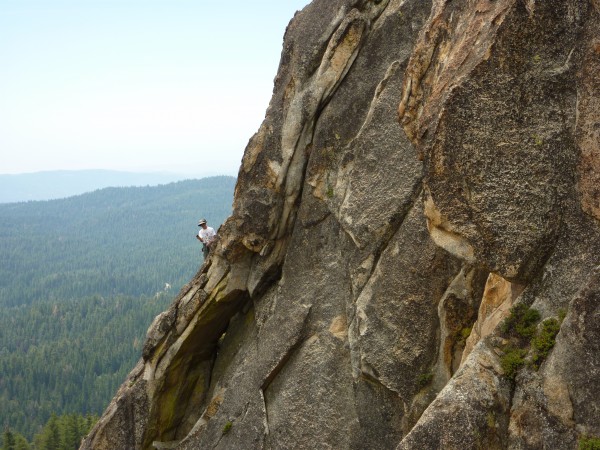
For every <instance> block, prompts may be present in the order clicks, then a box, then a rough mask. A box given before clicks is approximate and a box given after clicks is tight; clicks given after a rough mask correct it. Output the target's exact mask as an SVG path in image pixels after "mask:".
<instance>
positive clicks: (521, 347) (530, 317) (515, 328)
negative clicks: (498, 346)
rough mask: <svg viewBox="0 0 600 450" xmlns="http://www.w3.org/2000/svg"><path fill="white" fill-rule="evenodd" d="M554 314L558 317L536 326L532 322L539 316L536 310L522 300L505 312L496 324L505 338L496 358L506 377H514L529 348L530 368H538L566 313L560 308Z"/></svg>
mask: <svg viewBox="0 0 600 450" xmlns="http://www.w3.org/2000/svg"><path fill="white" fill-rule="evenodd" d="M558 315H559V319H558V320H557V319H555V318H554V317H551V318H549V319H547V320H545V321H544V322H542V324H541V326H539V327H538V326H536V325H537V323H538V322H539V320H540V313H539V312H538V311H536V310H535V309H532V308H529V307H528V306H526V305H524V304H519V305H516V306H514V307H513V308H511V310H510V314H509V316H508V317H507V318H506V319H505V320H504V321H503V322H502V324H501V326H500V330H501V331H502V333H503V334H504V336H505V337H506V338H508V341H507V343H506V344H505V345H504V346H503V348H502V350H503V352H504V355H503V356H502V358H501V359H500V364H501V365H502V369H503V370H504V373H505V375H506V376H507V377H508V378H510V379H514V378H515V376H516V375H517V372H518V371H519V369H520V368H521V367H523V366H524V365H526V364H527V363H528V360H527V359H526V357H527V355H528V353H529V350H530V349H531V358H530V360H529V364H530V366H531V367H533V368H534V369H537V368H539V366H540V365H541V364H542V362H543V361H544V360H545V359H546V357H547V356H548V354H549V353H550V350H552V348H553V347H554V344H555V343H556V335H557V334H558V332H559V331H560V325H561V323H562V321H563V319H564V318H565V315H566V313H565V312H564V311H563V310H560V311H559V313H558Z"/></svg>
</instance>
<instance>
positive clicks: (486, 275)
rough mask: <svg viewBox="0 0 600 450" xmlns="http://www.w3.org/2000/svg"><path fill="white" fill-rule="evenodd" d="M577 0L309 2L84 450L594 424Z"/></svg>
mask: <svg viewBox="0 0 600 450" xmlns="http://www.w3.org/2000/svg"><path fill="white" fill-rule="evenodd" d="M599 119H600V3H598V2H597V0H545V1H536V0H453V1H446V0H434V1H433V2H430V1H425V0H371V1H369V0H314V1H313V2H312V3H311V4H310V5H308V6H306V7H305V8H304V9H303V10H302V11H300V12H298V13H297V14H296V16H295V17H294V18H293V20H292V21H291V22H290V24H289V26H288V29H287V31H286V34H285V37H284V44H283V51H282V57H281V63H280V67H279V71H278V74H277V77H276V79H275V86H274V91H273V97H272V100H271V103H270V105H269V108H268V110H267V113H266V117H265V120H264V122H263V124H262V125H261V127H260V129H259V130H258V132H257V133H256V134H255V135H254V136H253V137H252V138H251V140H250V142H249V144H248V146H247V148H246V151H245V154H244V157H243V160H242V163H241V167H240V171H239V176H238V182H237V187H236V192H235V198H234V205H233V214H232V216H231V217H230V218H229V219H228V220H227V222H226V223H225V224H224V225H223V226H222V227H221V229H220V231H219V234H220V240H219V242H218V245H217V247H216V249H215V250H214V252H213V253H212V255H211V257H210V259H209V260H208V261H207V262H206V263H205V264H204V266H203V267H202V268H201V270H200V271H199V273H198V274H197V275H196V277H195V278H194V279H193V280H192V281H191V282H190V283H189V284H188V285H187V286H186V287H185V288H184V289H183V290H182V291H181V293H180V295H179V296H178V298H177V299H176V300H175V301H174V303H173V304H172V306H171V307H170V308H169V310H167V311H165V312H164V313H162V314H161V315H159V316H158V317H157V318H156V319H155V321H154V323H153V324H152V326H151V327H150V329H149V331H148V336H147V340H146V343H145V346H144V350H143V355H142V358H141V359H140V361H139V363H138V364H137V366H136V367H135V368H134V369H133V371H132V372H131V374H130V375H129V377H128V379H127V380H126V381H125V382H124V384H123V385H122V386H121V388H120V389H119V391H118V392H117V394H116V396H115V398H114V399H113V401H112V402H111V404H110V405H109V407H108V408H107V410H106V412H105V413H104V415H103V417H102V418H101V420H100V422H99V423H98V424H97V425H96V427H95V428H94V430H93V431H92V432H91V433H90V435H89V436H88V437H87V438H86V440H85V441H84V442H83V445H82V449H151V448H176V449H180V450H185V449H199V448H222V449H253V448H256V449H265V448H335V449H393V448H398V449H476V448H497V449H505V448H511V449H512V448H514V449H539V448H551V449H553V448H556V449H558V448H560V449H575V448H577V446H578V443H579V442H582V441H584V440H585V439H589V438H594V437H596V438H599V437H600V419H599V417H600V395H598V392H600V267H599V264H600V252H599V250H600V188H599V186H600V183H599V182H600V125H599V124H600V120H599Z"/></svg>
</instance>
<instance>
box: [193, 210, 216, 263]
mask: <svg viewBox="0 0 600 450" xmlns="http://www.w3.org/2000/svg"><path fill="white" fill-rule="evenodd" d="M198 226H199V227H201V229H200V231H198V234H197V235H196V239H198V240H199V241H200V242H202V255H203V256H204V259H206V258H207V256H208V252H209V251H210V246H211V245H212V243H213V242H214V240H215V238H216V237H217V233H216V232H215V230H214V229H213V228H211V227H209V226H208V225H206V219H200V221H199V222H198Z"/></svg>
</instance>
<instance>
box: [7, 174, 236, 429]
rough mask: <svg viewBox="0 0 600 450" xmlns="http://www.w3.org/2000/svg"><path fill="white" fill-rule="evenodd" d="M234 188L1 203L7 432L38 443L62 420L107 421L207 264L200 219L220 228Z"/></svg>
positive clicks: (204, 185) (201, 185) (222, 184)
mask: <svg viewBox="0 0 600 450" xmlns="http://www.w3.org/2000/svg"><path fill="white" fill-rule="evenodd" d="M234 183H235V179H234V178H232V177H214V178H206V179H202V180H188V181H183V182H178V183H172V184H168V185H164V186H158V187H139V188H107V189H102V190H99V191H96V192H93V193H89V194H83V195H80V196H77V197H71V198H67V199H63V200H52V201H44V202H28V203H17V204H5V205H0V254H1V255H2V259H1V260H0V374H1V375H2V376H1V378H0V425H2V426H4V427H10V429H12V430H14V431H15V432H19V433H23V434H24V435H25V436H26V437H27V438H28V439H29V440H31V439H32V437H33V435H34V434H35V433H36V432H39V431H40V429H41V427H42V426H43V425H44V424H45V423H46V422H47V421H48V419H49V418H50V417H51V414H52V413H55V414H57V415H61V414H73V413H77V414H83V415H86V414H93V413H95V414H99V413H101V412H102V410H103V409H104V408H105V407H106V405H107V403H108V401H109V400H110V398H111V396H112V395H113V394H114V392H115V390H116V389H117V387H118V385H119V383H120V382H122V380H123V379H124V378H125V376H126V374H127V372H128V371H129V370H131V369H132V368H133V366H134V364H135V362H136V360H137V358H139V356H140V350H141V346H142V344H143V340H144V336H145V332H146V329H147V328H148V326H149V324H150V323H151V321H152V319H153V318H154V317H155V316H156V315H157V314H158V313H160V312H161V311H162V310H164V309H165V307H166V306H167V305H168V304H169V303H170V301H171V299H172V298H173V296H174V295H175V294H177V291H178V290H179V289H180V288H181V286H182V285H183V284H184V283H186V282H187V281H188V280H189V279H190V278H191V277H192V276H193V275H194V273H195V272H196V271H197V270H198V268H199V266H200V265H201V264H202V256H201V252H200V246H199V244H198V242H197V241H196V239H195V238H194V235H195V233H197V230H198V227H197V221H198V219H199V218H200V217H206V219H207V220H208V221H209V224H211V225H212V226H214V227H215V229H216V228H217V227H218V226H219V225H220V224H221V223H222V222H223V221H224V220H225V218H226V217H227V216H228V215H229V214H230V210H231V202H232V196H233V187H234Z"/></svg>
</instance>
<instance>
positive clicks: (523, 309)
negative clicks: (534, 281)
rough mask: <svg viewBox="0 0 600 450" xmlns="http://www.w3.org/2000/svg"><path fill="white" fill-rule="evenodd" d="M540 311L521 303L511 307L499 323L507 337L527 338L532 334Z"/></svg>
mask: <svg viewBox="0 0 600 450" xmlns="http://www.w3.org/2000/svg"><path fill="white" fill-rule="evenodd" d="M539 320H540V313H539V312H538V311H537V310H535V309H532V308H529V307H528V306H527V305H524V304H522V303H520V304H518V305H515V306H513V307H512V308H511V310H510V314H509V316H508V317H507V318H506V319H504V321H503V322H502V324H501V327H500V329H501V331H502V332H503V333H504V334H505V335H506V336H507V337H513V338H517V339H525V340H529V339H530V338H531V337H532V336H533V335H534V334H535V329H536V323H537V322H538V321H539Z"/></svg>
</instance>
